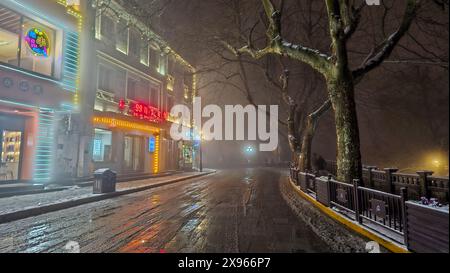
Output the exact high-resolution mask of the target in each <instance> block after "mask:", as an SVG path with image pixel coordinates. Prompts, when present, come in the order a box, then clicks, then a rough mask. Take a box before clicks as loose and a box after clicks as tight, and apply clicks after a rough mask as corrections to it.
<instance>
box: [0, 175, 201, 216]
mask: <svg viewBox="0 0 450 273" xmlns="http://www.w3.org/2000/svg"><path fill="white" fill-rule="evenodd" d="M198 174H200V173H198V172H189V173H177V174H173V175H168V176H164V177H157V178H149V179H144V180H134V181H129V182H121V183H117V185H116V190H117V191H124V190H129V189H134V188H140V187H146V186H149V185H154V184H159V183H163V182H166V181H169V180H173V179H179V178H188V177H190V176H195V175H198ZM92 196H94V194H93V193H92V186H89V187H78V186H74V187H71V188H68V189H66V190H62V191H56V192H47V193H38V194H33V195H21V196H12V197H6V198H0V215H2V214H6V213H12V212H16V211H21V210H26V209H30V208H35V207H40V206H47V205H51V204H55V203H62V202H67V201H71V200H77V199H82V198H88V197H92Z"/></svg>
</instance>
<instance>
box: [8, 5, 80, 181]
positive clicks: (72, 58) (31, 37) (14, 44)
mask: <svg viewBox="0 0 450 273" xmlns="http://www.w3.org/2000/svg"><path fill="white" fill-rule="evenodd" d="M36 4H38V7H39V8H36V6H35V5H36ZM49 13H51V14H49ZM78 21H79V18H78V17H76V16H73V15H70V14H68V9H67V7H65V6H63V5H60V4H58V3H57V2H56V1H41V0H37V1H28V0H23V1H12V0H5V1H2V3H1V4H0V155H1V156H0V182H5V181H6V182H17V181H31V180H33V181H35V182H48V181H50V180H51V179H52V176H53V174H54V173H53V172H54V169H55V161H56V159H55V157H54V155H55V150H56V149H58V147H57V145H56V142H57V141H56V137H57V135H56V133H55V132H56V131H58V128H59V127H58V126H59V120H61V119H62V118H63V117H64V116H65V115H67V114H70V112H71V111H72V110H73V109H74V108H75V107H76V105H75V101H76V94H77V91H78V90H77V79H78V54H79V52H78V48H79V39H78V30H77V29H78ZM63 131H64V130H63Z"/></svg>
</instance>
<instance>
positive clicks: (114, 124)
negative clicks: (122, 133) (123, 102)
mask: <svg viewBox="0 0 450 273" xmlns="http://www.w3.org/2000/svg"><path fill="white" fill-rule="evenodd" d="M92 120H93V123H94V124H103V125H106V126H108V127H110V128H119V129H129V130H139V131H144V132H150V133H156V132H159V129H158V128H155V127H152V126H149V125H144V124H142V123H137V122H130V121H126V120H120V119H115V118H108V117H94V118H93V119H92Z"/></svg>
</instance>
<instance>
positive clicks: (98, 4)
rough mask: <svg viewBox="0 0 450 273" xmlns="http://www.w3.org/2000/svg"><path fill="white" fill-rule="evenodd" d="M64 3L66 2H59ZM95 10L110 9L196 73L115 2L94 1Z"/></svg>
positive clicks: (193, 71) (168, 46)
mask: <svg viewBox="0 0 450 273" xmlns="http://www.w3.org/2000/svg"><path fill="white" fill-rule="evenodd" d="M58 1H64V2H65V0H58ZM92 6H93V8H105V9H109V10H110V11H111V12H112V13H113V14H115V15H116V16H118V17H119V18H120V19H124V20H126V21H127V22H128V23H129V25H132V26H135V27H136V28H138V29H139V32H140V33H141V36H146V37H147V39H148V40H149V42H154V43H156V44H157V46H158V47H159V48H160V50H161V51H162V52H164V53H165V54H167V55H171V56H172V57H174V58H175V60H176V61H177V62H178V63H180V64H182V65H184V66H185V67H187V68H188V69H189V70H190V72H192V73H195V68H194V66H193V65H191V64H190V63H189V62H188V61H186V60H185V59H184V58H183V57H182V56H181V55H180V54H178V53H177V52H176V51H175V50H174V49H172V48H171V47H170V45H169V43H168V42H167V41H165V40H164V39H163V38H162V37H161V36H160V35H158V34H157V33H156V32H154V31H153V30H152V29H150V28H149V27H148V26H146V25H145V24H144V23H143V22H142V21H140V20H138V19H137V18H136V16H134V15H132V14H131V13H130V12H128V11H127V10H126V9H125V8H124V7H123V6H121V5H120V4H119V3H117V2H116V1H114V0H111V1H103V0H94V1H93V2H92ZM119 14H120V15H119Z"/></svg>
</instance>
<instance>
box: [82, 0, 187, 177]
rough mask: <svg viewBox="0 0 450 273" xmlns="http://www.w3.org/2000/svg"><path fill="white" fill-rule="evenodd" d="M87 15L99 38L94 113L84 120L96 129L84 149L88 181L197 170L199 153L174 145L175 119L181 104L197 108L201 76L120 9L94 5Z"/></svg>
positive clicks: (90, 91)
mask: <svg viewBox="0 0 450 273" xmlns="http://www.w3.org/2000/svg"><path fill="white" fill-rule="evenodd" d="M82 14H86V16H87V19H86V25H87V26H88V28H87V32H88V33H90V35H91V36H90V37H87V38H86V39H87V41H88V43H89V44H90V45H89V46H88V48H89V49H88V50H89V52H90V55H89V58H87V60H86V63H89V67H84V68H83V69H85V70H86V71H89V72H88V74H89V75H87V76H86V80H84V81H82V86H83V88H82V89H83V92H82V95H81V98H82V99H81V100H82V104H83V106H82V107H86V108H87V109H86V110H85V111H81V112H80V116H81V117H80V118H79V120H81V121H88V120H89V121H91V124H92V127H91V128H89V129H87V130H86V132H87V137H88V138H89V133H90V136H91V138H90V139H91V141H90V143H86V144H87V145H89V146H90V147H81V149H80V153H84V154H85V155H88V156H87V157H85V160H84V161H85V162H84V164H80V165H82V166H84V170H83V175H86V174H89V173H92V171H93V170H95V169H100V168H110V169H112V170H114V171H116V172H117V173H122V174H127V173H158V172H163V171H169V170H178V169H180V168H184V167H186V166H188V167H189V162H190V161H192V149H188V148H187V147H189V144H183V143H181V142H176V141H173V140H172V139H171V138H170V135H169V131H170V125H171V123H172V122H177V120H176V119H175V118H173V117H170V115H169V112H170V109H171V108H172V106H173V105H174V104H176V103H184V104H187V105H189V104H190V103H191V101H192V99H191V98H192V96H193V95H194V88H195V83H194V74H195V73H194V72H195V71H194V68H193V67H192V66H191V65H190V64H189V63H187V62H186V61H185V60H184V59H183V58H182V57H181V56H180V55H178V54H177V53H176V52H175V51H173V50H172V49H171V48H170V46H169V45H168V44H167V43H166V42H165V41H164V40H163V39H162V38H161V37H160V36H159V35H157V34H156V33H155V32H153V31H152V29H150V28H149V27H148V26H147V25H146V24H144V23H142V22H140V21H139V20H138V19H136V18H135V17H134V16H133V15H131V14H130V13H129V12H128V11H127V10H126V9H125V8H124V7H123V6H122V5H121V4H120V2H116V1H96V0H94V1H90V4H89V5H86V6H84V7H82ZM89 26H90V27H89ZM83 94H85V95H84V96H83ZM86 123H89V122H86ZM86 150H88V151H89V152H88V153H85V152H84V151H86ZM186 151H188V152H186ZM189 151H190V153H189ZM86 159H87V160H89V161H90V162H86ZM86 163H87V164H86ZM190 167H191V168H192V164H191V165H190Z"/></svg>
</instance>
